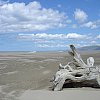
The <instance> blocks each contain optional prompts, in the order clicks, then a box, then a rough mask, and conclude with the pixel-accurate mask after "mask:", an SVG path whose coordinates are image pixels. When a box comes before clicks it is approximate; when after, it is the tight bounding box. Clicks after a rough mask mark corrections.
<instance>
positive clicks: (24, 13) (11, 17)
mask: <svg viewBox="0 0 100 100" xmlns="http://www.w3.org/2000/svg"><path fill="white" fill-rule="evenodd" d="M67 18H68V17H67V16H66V15H65V14H64V13H60V12H59V11H58V10H53V9H51V8H49V9H46V8H44V7H42V5H41V4H40V3H39V2H36V1H33V2H30V3H29V4H27V5H26V4H25V3H12V4H11V3H8V4H3V5H2V6H0V32H18V31H34V30H47V29H51V28H59V27H65V26H66V23H67V20H68V21H69V19H67Z"/></svg>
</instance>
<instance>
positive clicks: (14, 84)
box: [0, 51, 100, 100]
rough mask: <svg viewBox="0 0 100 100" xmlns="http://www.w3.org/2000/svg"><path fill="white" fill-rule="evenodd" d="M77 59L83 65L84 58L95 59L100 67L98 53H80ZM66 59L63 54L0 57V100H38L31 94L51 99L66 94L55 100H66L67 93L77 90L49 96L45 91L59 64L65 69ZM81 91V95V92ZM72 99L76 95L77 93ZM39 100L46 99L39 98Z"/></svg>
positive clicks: (28, 54) (65, 90)
mask: <svg viewBox="0 0 100 100" xmlns="http://www.w3.org/2000/svg"><path fill="white" fill-rule="evenodd" d="M81 55H82V58H83V59H84V61H86V58H88V57H89V56H93V57H94V59H95V65H100V51H98V52H96V51H95V52H81ZM70 59H71V58H70V56H69V55H68V54H67V52H30V53H28V52H5V53H4V52H3V53H0V100H40V99H39V98H38V96H37V95H35V94H38V95H41V96H42V95H47V94H48V95H49V94H50V95H51V96H53V93H54V94H55V95H56V97H57V95H58V94H59V95H61V94H62V93H64V94H62V95H65V94H67V95H65V97H60V98H58V100H61V99H62V98H63V100H66V98H68V94H69V95H71V93H72V94H73V93H74V92H75V93H76V92H77V91H80V90H75V89H72V90H73V91H72V90H70V89H64V90H63V91H61V92H53V91H50V90H49V87H50V85H51V84H50V82H49V81H50V79H51V78H52V76H53V75H54V74H55V72H56V71H57V69H58V66H59V63H62V64H63V65H65V64H67V62H68V61H70ZM86 89H87V88H86ZM42 91H43V94H42ZM81 91H83V93H85V92H84V91H85V90H84V89H83V88H82V89H81ZM86 91H87V90H86ZM90 91H96V93H97V95H98V93H99V94H100V91H99V90H96V89H93V90H91V89H90V90H89V92H90ZM86 93H88V92H86ZM90 93H91V92H90ZM30 94H33V96H35V98H34V99H25V98H24V96H26V95H30ZM92 94H94V92H92V93H91V95H92ZM48 95H47V98H48ZM73 95H74V94H73ZM76 95H78V93H77V94H76ZM89 95H90V94H89ZM41 96H40V97H41ZM83 96H84V95H83ZM98 96H99V95H98ZM56 97H55V99H54V98H53V97H51V98H52V99H54V100H56V99H57V98H56ZM58 97H59V96H58ZM23 98H24V99H23ZM32 98H33V97H32ZM43 100H46V99H44V97H43ZM81 100H82V99H81ZM91 100H94V99H91ZM95 100H96V99H95ZM97 100H99V99H97Z"/></svg>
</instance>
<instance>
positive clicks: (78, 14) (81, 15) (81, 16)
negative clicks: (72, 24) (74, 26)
mask: <svg viewBox="0 0 100 100" xmlns="http://www.w3.org/2000/svg"><path fill="white" fill-rule="evenodd" d="M74 17H75V20H77V21H78V22H80V23H83V22H85V21H86V20H87V17H88V15H87V14H86V13H85V12H84V11H83V10H80V9H76V11H75V12H74Z"/></svg>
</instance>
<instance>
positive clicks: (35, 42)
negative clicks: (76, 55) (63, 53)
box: [0, 0, 100, 51]
mask: <svg viewBox="0 0 100 100" xmlns="http://www.w3.org/2000/svg"><path fill="white" fill-rule="evenodd" d="M69 44H74V45H76V46H77V47H82V46H88V45H100V0H0V51H48V50H66V49H67V48H68V45H69Z"/></svg>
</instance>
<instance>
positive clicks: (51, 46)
mask: <svg viewBox="0 0 100 100" xmlns="http://www.w3.org/2000/svg"><path fill="white" fill-rule="evenodd" d="M38 47H40V48H60V47H62V48H63V47H67V45H65V44H39V45H38Z"/></svg>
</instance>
